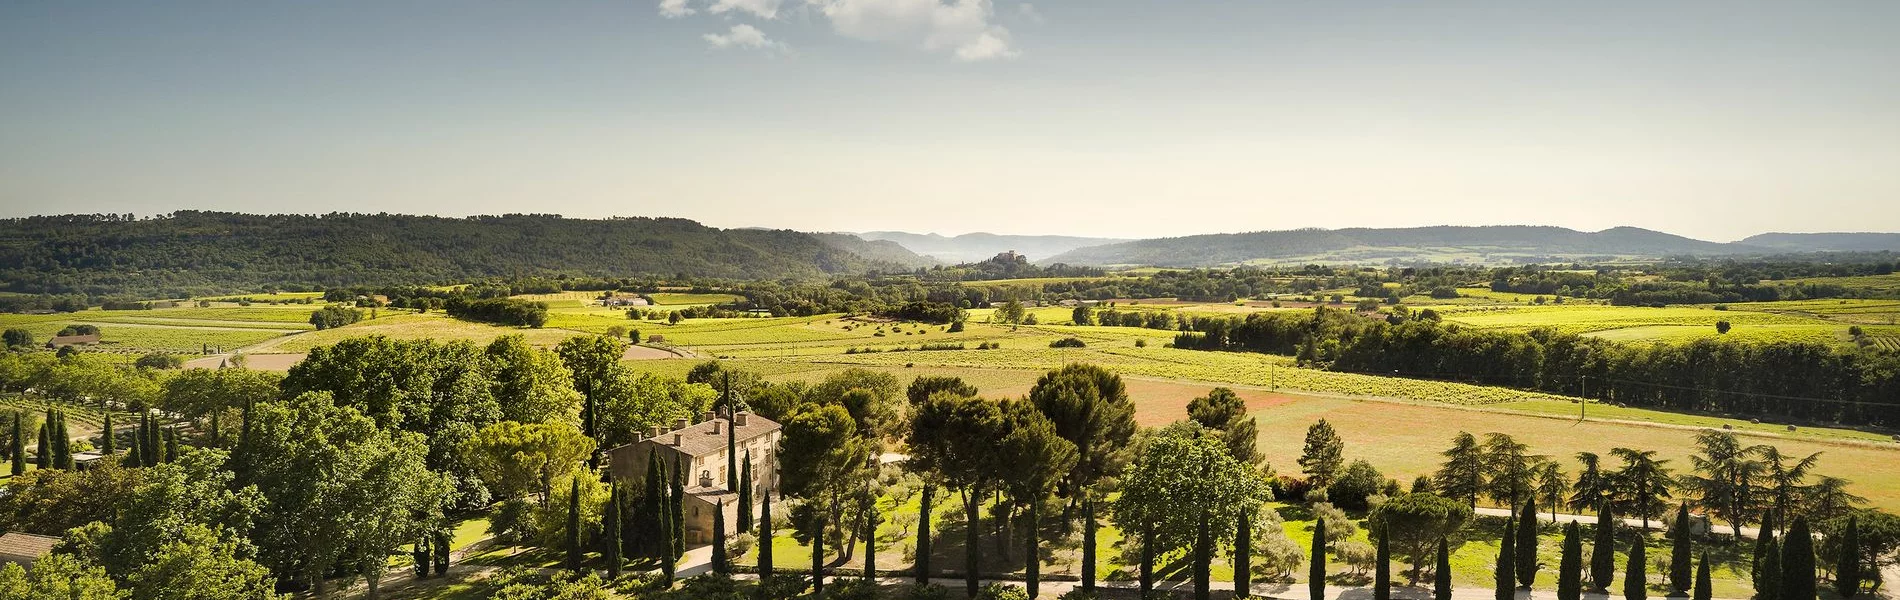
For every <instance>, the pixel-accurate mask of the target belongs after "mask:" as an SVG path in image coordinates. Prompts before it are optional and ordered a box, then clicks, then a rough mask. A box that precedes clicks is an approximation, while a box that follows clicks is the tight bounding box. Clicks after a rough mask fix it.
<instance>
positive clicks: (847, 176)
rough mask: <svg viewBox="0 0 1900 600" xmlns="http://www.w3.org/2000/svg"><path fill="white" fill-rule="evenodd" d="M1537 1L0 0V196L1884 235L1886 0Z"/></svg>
mask: <svg viewBox="0 0 1900 600" xmlns="http://www.w3.org/2000/svg"><path fill="white" fill-rule="evenodd" d="M946 2H948V3H946ZM1565 4H1568V6H1559V3H1548V2H1521V1H1500V2H1418V1H1400V2H1299V3H1293V2H1250V1H1242V0H1229V1H1223V2H1182V1H1176V2H1161V1H1156V2H1127V1H1121V0H1099V1H1088V2H1082V1H1057V0H1042V1H1036V2H1032V3H1024V2H1013V1H1006V0H995V1H994V2H979V1H974V0H684V2H681V0H639V1H634V2H559V1H537V2H518V1H511V2H491V1H483V0H435V1H413V2H402V1H397V2H390V1H377V2H352V1H327V2H257V1H250V0H246V1H235V0H234V1H228V2H198V1H189V0H187V1H171V2H145V1H139V2H117V1H93V0H88V1H83V2H70V1H23V0H8V1H5V2H0V215H4V216H15V215H24V214H40V213H65V212H116V213H123V212H132V213H138V214H152V213H160V212H168V211H171V210H177V209H184V208H196V209H216V210H242V211H250V212H299V213H312V212H330V211H359V212H384V211H386V212H403V213H427V214H444V215H465V214H478V213H502V212H552V213H561V214H565V215H568V216H578V217H597V216H607V215H656V216H657V215H664V216H681V217H688V218H693V219H698V220H700V221H702V222H705V223H707V224H711V225H716V226H727V227H733V226H772V227H787V228H795V229H804V230H859V231H861V230H874V229H897V230H911V231H938V232H943V233H960V232H967V231H993V232H999V233H1063V234H1077V235H1106V236H1122V237H1153V236H1163V235H1182V234H1189V233H1204V232H1217V231H1247V230H1258V229H1284V228H1292V227H1308V226H1318V227H1349V226H1404V225H1429V224H1471V225H1477V224H1518V223H1527V224H1551V225H1562V226H1568V227H1574V228H1578V229H1601V228H1605V227H1611V226H1616V225H1636V226H1641V227H1649V228H1654V229H1661V230H1665V231H1670V232H1675V233H1681V234H1685V235H1691V236H1695V237H1701V238H1705V239H1713V240H1720V241H1726V240H1731V239H1736V238H1739V237H1742V236H1745V235H1748V234H1752V233H1758V232H1762V231H1771V230H1778V231H1830V230H1886V231H1900V208H1896V207H1900V75H1896V73H1900V35H1896V34H1895V32H1896V31H1900V2H1891V1H1884V0H1868V1H1860V2H1737V1H1721V2H1690V1H1671V2H1653V1H1647V2H1573V3H1565ZM1026 7H1027V8H1026ZM688 13H690V14H688Z"/></svg>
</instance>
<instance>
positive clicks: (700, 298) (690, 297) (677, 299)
mask: <svg viewBox="0 0 1900 600" xmlns="http://www.w3.org/2000/svg"><path fill="white" fill-rule="evenodd" d="M646 296H647V297H648V298H652V299H653V302H654V303H656V304H659V305H661V306H676V305H682V304H725V303H728V302H738V301H740V300H744V299H745V298H744V297H742V296H737V295H733V294H682V293H673V292H657V293H652V294H647V295H646Z"/></svg>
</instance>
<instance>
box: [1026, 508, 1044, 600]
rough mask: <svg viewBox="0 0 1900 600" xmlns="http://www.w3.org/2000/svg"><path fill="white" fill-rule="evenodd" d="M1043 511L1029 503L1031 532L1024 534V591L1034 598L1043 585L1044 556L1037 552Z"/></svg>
mask: <svg viewBox="0 0 1900 600" xmlns="http://www.w3.org/2000/svg"><path fill="white" fill-rule="evenodd" d="M1041 512H1042V511H1039V510H1036V503H1035V502H1030V503H1029V519H1028V521H1029V528H1028V529H1029V531H1026V532H1024V533H1023V544H1024V545H1026V546H1028V548H1027V549H1025V550H1024V551H1023V589H1024V590H1026V591H1027V592H1028V593H1029V597H1031V598H1034V597H1036V596H1037V595H1038V593H1039V592H1040V586H1041V584H1042V556H1041V555H1040V554H1038V553H1037V552H1036V546H1037V542H1038V541H1039V540H1038V539H1037V537H1036V533H1037V532H1038V531H1039V530H1041V528H1042V515H1041Z"/></svg>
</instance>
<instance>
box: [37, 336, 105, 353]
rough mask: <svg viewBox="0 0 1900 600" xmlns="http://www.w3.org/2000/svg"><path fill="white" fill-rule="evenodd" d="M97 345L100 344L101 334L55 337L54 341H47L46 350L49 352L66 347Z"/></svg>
mask: <svg viewBox="0 0 1900 600" xmlns="http://www.w3.org/2000/svg"><path fill="white" fill-rule="evenodd" d="M97 343H99V334H97V333H93V334H88V335H56V336H53V339H50V340H46V348H47V349H48V350H58V349H60V348H63V347H66V346H91V345H94V344H97Z"/></svg>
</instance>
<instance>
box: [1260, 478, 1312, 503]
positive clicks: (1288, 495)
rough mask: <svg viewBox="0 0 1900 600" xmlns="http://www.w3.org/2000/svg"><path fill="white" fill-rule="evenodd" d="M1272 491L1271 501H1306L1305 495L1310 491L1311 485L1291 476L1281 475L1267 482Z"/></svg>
mask: <svg viewBox="0 0 1900 600" xmlns="http://www.w3.org/2000/svg"><path fill="white" fill-rule="evenodd" d="M1267 485H1268V487H1270V488H1272V490H1273V499H1274V500H1279V501H1281V502H1299V501H1301V500H1305V499H1306V493H1307V492H1309V491H1312V489H1313V484H1311V483H1307V481H1306V480H1305V479H1300V478H1298V477H1294V476H1291V475H1281V476H1279V477H1275V478H1273V480H1272V481H1269V482H1267Z"/></svg>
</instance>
